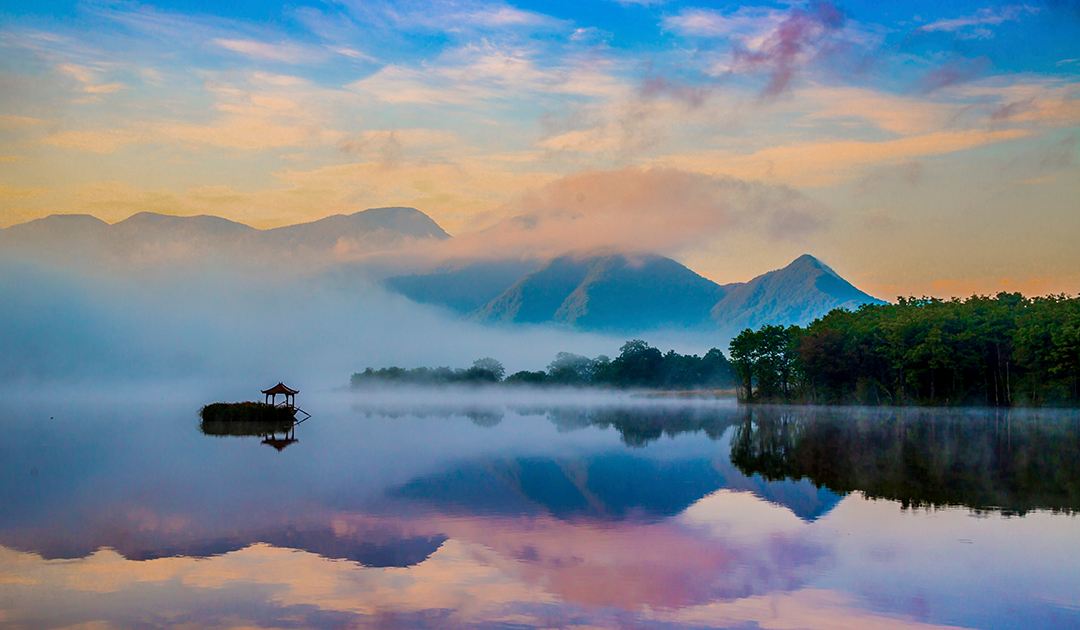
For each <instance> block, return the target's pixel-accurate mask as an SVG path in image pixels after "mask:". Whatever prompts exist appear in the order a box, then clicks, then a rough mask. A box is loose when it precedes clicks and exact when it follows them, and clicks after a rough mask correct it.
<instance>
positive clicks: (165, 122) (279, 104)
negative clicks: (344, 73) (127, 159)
mask: <svg viewBox="0 0 1080 630" xmlns="http://www.w3.org/2000/svg"><path fill="white" fill-rule="evenodd" d="M204 87H205V88H206V90H207V92H209V94H210V95H211V96H212V97H214V98H215V99H216V102H215V104H214V107H213V110H214V111H215V112H216V115H215V116H213V117H212V118H210V119H208V120H205V119H204V120H197V121H195V120H183V119H142V120H129V121H125V124H123V125H120V126H117V127H112V128H109V127H98V128H84V129H61V130H57V131H53V132H52V133H49V134H47V135H46V136H44V137H43V138H42V140H41V142H42V143H44V144H46V145H51V146H56V147H62V148H65V149H72V150H79V151H88V152H92V153H100V154H107V153H114V152H116V151H118V150H119V149H121V148H123V147H126V146H131V145H174V146H179V147H181V148H185V149H203V148H218V149H229V150H241V151H262V150H268V149H282V148H288V147H308V146H332V145H334V144H335V143H336V142H338V141H340V140H341V138H342V137H343V135H344V134H343V132H341V131H339V130H337V129H335V128H333V126H332V124H331V123H330V118H331V116H330V112H329V110H328V107H329V105H330V104H331V103H332V102H333V101H335V100H340V97H342V96H345V95H348V93H346V92H342V93H337V92H335V91H334V90H327V89H323V88H319V87H317V86H314V85H312V84H311V83H309V82H307V81H306V80H304V79H301V78H299V77H294V76H289V75H280V74H269V73H264V72H254V73H250V74H248V75H246V76H245V77H244V78H242V79H241V80H239V81H236V82H234V83H220V82H216V81H209V82H207V83H206V85H205V86H204Z"/></svg>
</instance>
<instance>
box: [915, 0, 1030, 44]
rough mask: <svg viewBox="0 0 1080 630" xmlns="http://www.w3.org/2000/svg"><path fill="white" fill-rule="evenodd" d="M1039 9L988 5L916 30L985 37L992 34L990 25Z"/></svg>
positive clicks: (1008, 20)
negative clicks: (971, 12)
mask: <svg viewBox="0 0 1080 630" xmlns="http://www.w3.org/2000/svg"><path fill="white" fill-rule="evenodd" d="M1039 11H1040V9H1039V7H1035V6H1031V5H1026V4H1025V5H1010V6H1004V7H988V8H984V9H979V10H978V11H976V12H975V13H973V14H971V15H965V16H961V17H955V18H945V19H941V20H935V21H933V22H930V23H928V24H924V25H922V26H920V27H919V29H918V30H919V31H922V32H924V33H934V32H942V33H958V34H961V35H962V36H963V37H967V38H972V39H986V38H989V37H993V35H994V32H993V30H991V29H990V27H992V26H998V25H1000V24H1004V23H1006V22H1015V21H1017V20H1020V19H1021V18H1023V17H1025V16H1027V15H1034V14H1036V13H1038V12H1039Z"/></svg>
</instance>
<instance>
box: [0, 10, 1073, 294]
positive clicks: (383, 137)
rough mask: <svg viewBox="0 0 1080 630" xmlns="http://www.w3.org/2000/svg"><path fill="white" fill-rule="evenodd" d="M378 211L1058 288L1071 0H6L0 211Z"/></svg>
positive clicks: (930, 289) (774, 260) (571, 236)
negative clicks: (280, 0)
mask: <svg viewBox="0 0 1080 630" xmlns="http://www.w3.org/2000/svg"><path fill="white" fill-rule="evenodd" d="M385 205H408V206H414V207H417V208H420V209H421V210H423V211H424V212H426V213H428V214H429V215H430V216H432V217H433V218H434V219H435V220H436V221H438V222H439V223H440V224H441V225H442V226H443V227H444V228H445V229H447V230H448V231H450V232H451V233H452V234H455V235H468V234H486V235H488V238H487V241H486V245H485V246H486V247H488V248H489V249H491V250H494V251H499V250H500V249H505V250H506V251H507V252H508V253H514V254H516V253H519V252H520V251H521V249H522V248H529V247H533V248H538V249H540V250H542V251H544V252H546V253H551V252H554V251H557V250H559V249H560V248H565V249H567V250H571V249H575V248H577V249H581V248H585V247H591V246H596V247H601V246H602V247H619V246H624V247H627V248H634V249H649V250H653V251H658V252H660V253H664V254H667V255H671V256H673V257H675V258H677V259H678V260H680V261H682V262H684V263H686V264H687V265H689V266H690V267H692V268H693V269H695V270H696V271H698V272H699V273H702V274H703V275H706V276H707V277H710V278H712V279H714V280H717V281H719V282H729V281H739V280H746V279H748V278H750V277H752V276H754V275H756V274H758V273H761V272H763V271H766V270H768V269H772V268H777V267H780V266H783V265H784V264H786V263H787V262H788V261H790V260H791V259H793V258H795V257H796V256H798V255H800V254H802V253H806V252H809V253H812V254H815V255H817V256H818V257H820V258H822V259H823V260H825V261H826V262H827V263H829V264H830V265H831V266H833V267H834V268H836V269H837V271H839V272H840V273H841V274H842V275H844V276H845V277H847V278H849V279H850V280H852V281H853V282H854V283H855V284H856V285H857V286H859V287H860V288H863V289H864V290H867V291H869V292H871V293H873V294H875V295H878V296H881V297H884V298H887V299H891V298H893V297H895V296H897V295H942V296H948V295H968V294H971V293H973V292H979V293H993V292H996V291H999V290H1020V291H1024V292H1026V293H1032V294H1044V293H1050V292H1065V293H1070V294H1075V293H1078V292H1080V247H1078V246H1077V241H1078V240H1080V239H1078V237H1080V2H1077V1H1075V0H1056V1H1041V2H1029V3H1001V4H995V3H989V2H985V1H984V2H967V1H955V2H947V3H944V2H923V1H910V2H871V1H849V2H836V3H833V2H811V3H802V2H764V3H755V4H736V3H725V2H716V3H708V2H680V1H676V0H672V1H663V0H612V1H603V0H601V1H596V2H580V1H577V2H560V1H548V2H539V1H536V2H518V3H513V4H512V3H501V2H483V3H482V2H472V1H469V0H462V1H452V2H440V1H438V0H436V1H434V2H412V1H404V2H383V1H379V0H373V1H362V0H339V1H332V0H322V1H319V0H314V1H313V0H299V1H296V2H290V3H288V4H282V5H275V4H273V3H270V2H254V1H234V2H228V3H222V2H206V1H202V2H200V1H194V0H175V1H164V2H146V3H137V2H110V1H96V0H90V1H81V2H66V1H49V0H41V1H38V2H12V1H10V0H0V227H4V226H9V225H13V224H16V223H20V222H24V221H27V220H31V219H34V218H38V217H42V216H46V215H49V214H53V213H90V214H93V215H95V216H98V217H100V218H102V219H104V220H106V221H110V222H113V221H118V220H121V219H124V218H126V217H127V216H129V215H131V214H133V213H135V212H139V211H155V212H163V213H168V214H178V215H190V214H214V215H219V216H224V217H228V218H230V219H234V220H237V221H241V222H244V223H248V224H250V225H254V226H256V227H271V226H277V225H284V224H290V223H297V222H302V221H308V220H313V219H317V218H321V217H323V216H326V215H330V214H334V213H348V212H353V211H357V210H360V209H364V208H368V207H375V206H385ZM522 216H524V217H527V218H529V219H530V220H529V221H526V222H522V221H518V222H517V223H514V222H510V223H508V222H507V219H508V218H511V217H518V218H519V219H520V218H521V217H522ZM506 225H517V226H519V227H520V226H521V225H527V226H540V228H542V229H536V230H534V231H533V232H531V233H530V237H529V238H522V237H521V234H520V233H514V231H513V230H509V231H508V230H506V229H492V226H504V227H505V226H506ZM540 241H543V242H542V243H541V242H540Z"/></svg>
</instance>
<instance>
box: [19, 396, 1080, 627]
mask: <svg viewBox="0 0 1080 630" xmlns="http://www.w3.org/2000/svg"><path fill="white" fill-rule="evenodd" d="M325 406H326V407H327V409H328V411H326V413H324V412H323V411H322V407H323V402H322V401H321V402H320V407H321V409H320V420H319V422H318V423H314V424H305V426H304V427H301V428H300V429H301V430H302V432H303V433H304V448H302V449H288V450H287V451H286V452H284V453H282V455H281V456H277V455H276V454H275V455H274V456H267V455H268V454H267V453H266V450H265V449H261V448H254V449H253V448H250V443H251V441H253V440H251V441H246V440H230V439H217V438H218V437H220V436H235V435H241V434H245V432H246V433H247V434H252V433H253V434H254V435H253V436H252V437H253V438H261V439H268V438H265V437H264V436H266V435H272V436H274V437H273V438H271V439H295V431H296V428H295V427H289V428H288V429H287V430H285V431H284V435H285V437H283V438H279V437H278V436H281V435H282V434H283V431H282V427H251V426H248V427H246V428H240V427H224V426H205V423H204V425H203V426H201V427H200V428H201V431H194V430H192V426H191V422H190V413H188V412H183V409H185V408H189V407H184V405H183V404H180V403H177V405H176V409H177V412H176V413H175V414H168V413H162V412H160V409H161V408H162V406H161V405H158V404H156V403H155V404H153V405H148V406H147V409H158V410H159V411H158V413H159V415H158V416H157V417H158V420H157V421H156V422H154V423H148V422H146V421H145V417H146V415H145V410H142V409H132V410H131V412H130V415H129V416H121V417H119V418H117V417H114V415H113V414H114V409H115V408H116V406H115V405H106V404H103V405H102V408H101V410H100V411H99V413H98V415H96V416H95V415H93V414H87V413H83V414H82V415H80V416H78V417H73V418H71V419H70V420H65V418H64V416H63V414H60V413H57V414H56V416H57V418H58V421H57V422H56V423H54V424H46V423H40V422H38V423H35V422H29V421H27V422H17V423H14V424H13V425H12V427H11V430H10V434H9V436H8V439H7V441H6V443H5V444H4V445H2V446H0V448H2V449H3V452H2V453H0V454H2V455H3V458H2V459H0V472H2V473H3V478H2V480H0V500H3V502H4V505H5V506H7V508H8V509H5V510H4V511H3V512H2V513H0V623H4V624H9V623H10V624H15V625H25V626H34V627H37V626H63V625H71V624H79V623H91V622H104V623H107V624H111V625H120V626H130V625H143V624H151V625H153V624H161V625H165V624H174V623H182V622H186V623H190V624H193V625H200V626H207V625H209V626H226V625H254V626H283V625H299V626H342V625H382V626H386V625H390V626H408V627H425V626H430V627H446V626H460V625H495V626H506V625H518V626H528V625H542V626H566V625H581V624H591V625H598V626H607V627H613V626H634V625H657V624H660V625H664V624H670V625H677V626H680V625H689V626H710V625H722V626H724V625H727V626H731V625H747V626H755V625H757V626H770V625H771V626H799V627H814V626H817V627H835V626H838V625H849V626H852V627H868V626H874V627H885V626H890V625H891V626H895V627H911V626H918V625H923V624H927V625H932V624H960V625H965V624H967V625H981V626H986V625H998V626H1008V625H1011V624H1010V623H1009V621H1010V620H1012V621H1014V622H1016V623H1020V622H1021V621H1023V622H1025V623H1027V624H1029V625H1035V626H1039V625H1069V624H1071V623H1076V622H1080V610H1077V608H1076V607H1075V605H1074V602H1075V601H1080V570H1078V569H1077V567H1076V565H1075V563H1074V562H1071V561H1070V560H1069V559H1070V558H1072V557H1075V554H1076V553H1077V552H1080V528H1078V526H1077V521H1076V519H1075V518H1074V517H1072V516H1069V515H1064V514H1053V513H1049V512H1040V511H1038V510H1040V509H1042V508H1047V509H1052V510H1058V511H1062V512H1069V513H1071V512H1072V511H1074V510H1076V509H1077V499H1076V484H1077V482H1078V480H1080V469H1078V466H1080V453H1078V452H1077V444H1078V436H1080V430H1078V423H1077V417H1076V415H1075V414H1072V415H1070V414H1053V413H1050V414H1024V413H1019V414H1017V413H1014V414H1010V415H1005V416H1001V415H994V414H992V413H986V414H984V413H979V414H963V413H958V412H940V411H934V412H931V411H925V410H922V411H920V410H915V411H910V410H907V411H903V410H902V411H895V410H886V411H882V410H860V409H847V410H808V409H800V408H753V409H747V408H740V407H737V406H735V405H734V404H730V403H722V404H698V403H694V404H674V403H663V404H659V403H652V402H647V403H640V404H639V403H637V402H635V401H630V402H629V403H627V401H618V402H617V403H612V404H549V405H545V404H542V402H539V401H530V402H527V403H525V404H517V403H513V402H502V403H498V402H495V403H493V402H491V401H489V402H485V403H482V404H480V403H477V404H470V405H456V404H455V405H443V406H440V405H439V404H437V401H436V403H431V404H424V405H412V404H406V403H401V404H397V405H384V404H379V405H367V404H364V403H362V402H360V403H358V402H357V401H356V400H355V399H352V398H344V399H342V400H341V401H339V406H337V407H335V406H334V405H333V404H332V403H331V402H329V401H327V402H326V403H325ZM21 413H22V414H23V417H25V418H31V417H43V416H44V417H47V416H48V415H52V414H51V413H49V414H45V413H43V410H42V409H38V408H33V409H27V410H26V411H24V412H21ZM267 430H270V431H269V433H264V431H267ZM208 436H209V437H208ZM31 470H34V471H36V472H35V473H31V472H30V471H31ZM1036 477H1041V478H1036ZM865 497H872V498H877V499H879V500H868V499H867V498H865ZM924 505H934V506H942V509H940V510H938V511H935V512H924V511H921V510H905V509H904V508H905V507H906V506H924ZM946 506H962V507H961V509H951V508H948V507H946ZM991 508H994V509H997V510H1002V511H1004V512H1006V513H1007V514H1011V515H1014V517H1013V518H1007V519H1006V518H1001V516H1000V515H998V514H997V513H996V512H995V511H992V510H991V511H989V512H987V510H990V509H991ZM969 509H974V510H979V511H980V512H981V514H982V516H981V517H980V518H977V519H973V518H971V516H970V514H971V512H970V511H969ZM1013 540H1023V541H1025V543H1024V545H1023V546H1017V545H1014V544H1011V543H1010V541H1013ZM1006 569H1007V570H1006ZM56 602H60V603H61V605H56ZM1003 621H1004V623H1003Z"/></svg>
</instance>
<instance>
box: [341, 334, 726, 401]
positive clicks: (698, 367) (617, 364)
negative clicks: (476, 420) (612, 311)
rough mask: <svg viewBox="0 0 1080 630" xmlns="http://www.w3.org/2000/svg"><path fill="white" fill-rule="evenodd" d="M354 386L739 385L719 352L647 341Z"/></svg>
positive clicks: (365, 379)
mask: <svg viewBox="0 0 1080 630" xmlns="http://www.w3.org/2000/svg"><path fill="white" fill-rule="evenodd" d="M350 383H351V384H352V386H353V387H363V386H365V385H372V384H387V383H399V384H408V385H451V384H485V383H487V384H493V383H503V384H507V385H535V386H574V387H614V388H649V389H696V388H722V387H731V386H733V385H734V372H733V371H732V368H731V363H730V362H729V361H728V359H727V357H725V356H724V353H723V352H721V351H720V350H718V349H716V348H713V349H711V350H709V351H708V352H706V353H705V354H704V355H703V356H698V355H696V354H679V353H678V352H675V351H674V350H669V351H667V352H661V351H660V350H659V349H658V348H654V347H652V346H650V345H649V344H648V343H646V342H645V341H642V340H640V339H633V340H630V341H627V342H626V343H625V344H623V346H622V348H620V350H619V355H618V356H617V357H615V358H614V359H611V358H609V357H607V356H604V355H600V356H598V357H595V358H590V357H586V356H582V355H579V354H573V353H571V352H559V353H558V354H556V355H555V359H554V360H553V361H552V362H551V363H550V364H549V365H548V366H547V369H546V370H537V371H528V370H525V371H520V372H515V373H513V374H510V375H506V370H505V368H504V367H503V365H502V363H500V362H499V361H498V360H496V359H493V358H490V357H485V358H482V359H477V360H476V361H475V362H474V363H473V364H472V366H470V367H468V368H449V367H437V368H428V367H419V368H401V367H387V368H370V367H369V368H367V369H365V370H364V371H363V372H357V373H355V374H353V375H352V378H351V379H350Z"/></svg>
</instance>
